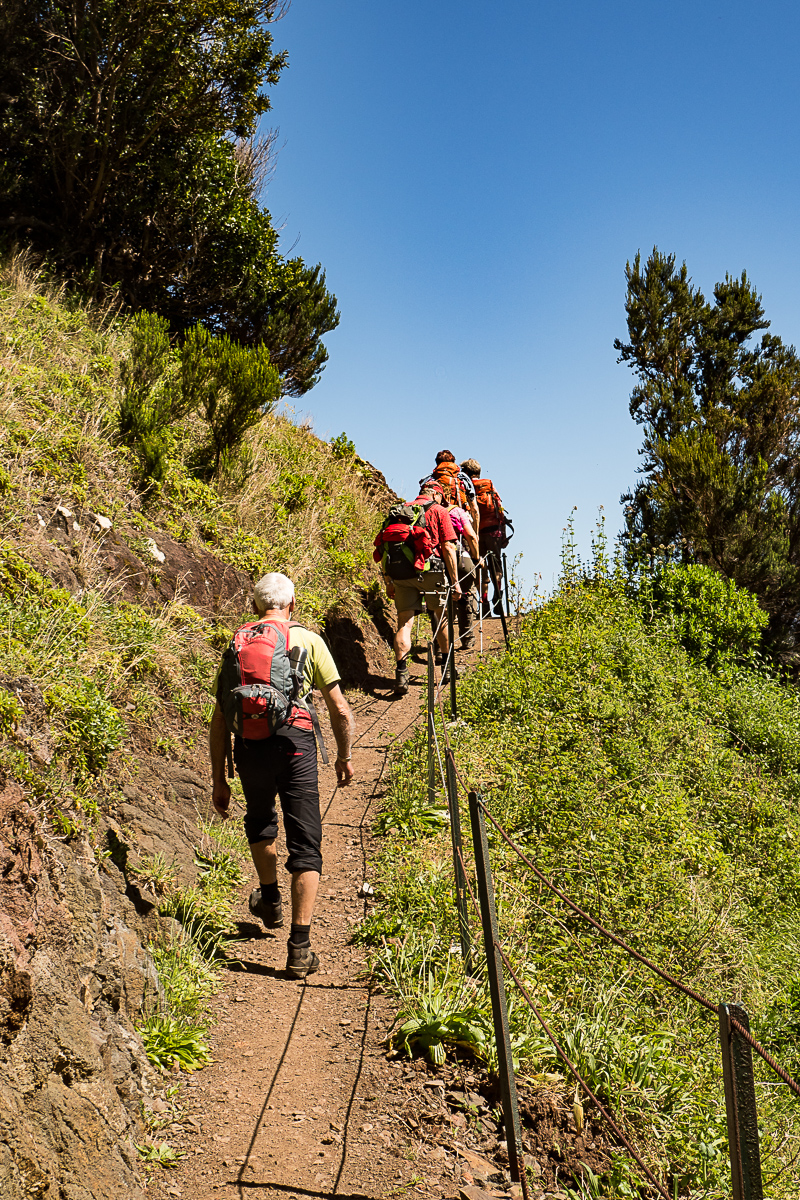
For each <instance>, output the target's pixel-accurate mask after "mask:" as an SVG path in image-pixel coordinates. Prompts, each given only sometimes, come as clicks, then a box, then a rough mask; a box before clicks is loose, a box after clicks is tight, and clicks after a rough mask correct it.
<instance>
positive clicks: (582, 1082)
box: [457, 850, 670, 1200]
mask: <svg viewBox="0 0 800 1200" xmlns="http://www.w3.org/2000/svg"><path fill="white" fill-rule="evenodd" d="M457 853H458V860H459V862H460V863H461V869H462V870H463V872H464V883H465V884H466V888H467V891H468V892H469V898H470V900H471V901H472V906H473V908H474V909H475V912H476V913H477V915H478V918H479V919H480V907H479V905H478V901H477V899H476V897H475V893H474V892H473V890H472V886H471V884H470V881H469V873H468V872H467V867H466V864H465V862H464V858H463V856H462V854H461V851H460V850H459V851H458V852H457ZM494 944H495V946H496V947H497V951H498V953H499V955H500V957H501V958H502V960H503V962H504V964H505V966H506V969H507V970H508V972H509V974H510V975H511V978H512V979H513V980H514V983H515V984H516V985H517V987H518V988H519V990H520V992H521V993H522V995H523V997H524V998H525V1000H526V1001H527V1003H528V1005H529V1006H530V1008H531V1010H532V1012H533V1014H534V1016H535V1017H536V1020H537V1021H538V1022H539V1024H540V1025H541V1027H542V1029H543V1030H544V1031H545V1033H546V1034H547V1036H548V1038H549V1039H550V1041H551V1042H552V1043H553V1046H554V1047H555V1049H556V1052H557V1053H558V1055H559V1056H560V1057H561V1058H562V1059H563V1061H564V1062H565V1063H566V1064H567V1066H568V1067H569V1069H570V1071H571V1072H572V1074H573V1075H574V1076H575V1078H576V1079H577V1081H578V1083H579V1084H580V1086H581V1087H582V1088H583V1090H584V1092H585V1093H586V1095H587V1096H589V1098H590V1099H591V1100H592V1101H593V1102H594V1103H595V1104H596V1105H597V1110H598V1112H599V1113H600V1115H601V1116H602V1117H603V1120H604V1121H605V1122H606V1123H607V1124H608V1125H609V1127H610V1128H611V1129H613V1131H614V1133H615V1134H616V1135H617V1137H618V1138H619V1140H620V1141H621V1142H622V1144H623V1146H624V1147H625V1149H626V1150H627V1151H628V1152H629V1153H630V1155H631V1156H632V1158H633V1159H634V1160H635V1161H636V1163H638V1165H639V1166H640V1167H641V1168H642V1170H643V1171H644V1173H645V1174H646V1175H647V1177H648V1178H649V1180H650V1182H651V1183H652V1184H653V1186H654V1187H655V1188H657V1189H658V1191H659V1192H660V1193H661V1195H662V1196H664V1198H665V1200H670V1196H669V1195H668V1193H667V1192H665V1191H664V1189H663V1188H662V1187H661V1185H660V1183H659V1182H658V1180H657V1179H656V1178H655V1176H654V1175H653V1174H652V1172H651V1171H650V1169H649V1168H648V1166H647V1164H646V1163H644V1162H642V1160H641V1158H640V1157H639V1155H638V1154H637V1152H636V1150H635V1149H634V1147H633V1146H632V1145H631V1143H630V1142H629V1141H628V1139H627V1137H626V1136H625V1134H624V1133H623V1132H622V1130H621V1129H620V1127H619V1125H617V1123H616V1121H615V1120H614V1118H613V1117H612V1116H611V1114H610V1113H609V1112H608V1110H607V1109H606V1108H605V1106H604V1105H603V1104H602V1102H601V1101H600V1100H598V1098H597V1096H596V1095H595V1094H594V1092H593V1091H592V1089H591V1088H590V1087H589V1085H588V1083H587V1082H586V1080H585V1079H584V1078H583V1076H582V1075H581V1073H580V1071H579V1070H578V1068H577V1067H576V1066H575V1064H574V1063H573V1062H572V1061H571V1059H570V1058H569V1056H568V1055H567V1053H566V1051H565V1050H564V1049H562V1047H561V1046H560V1045H559V1043H558V1041H557V1040H556V1038H555V1036H554V1035H553V1032H552V1030H551V1029H550V1026H549V1025H548V1024H547V1022H546V1021H545V1019H544V1017H543V1016H542V1015H541V1013H540V1012H539V1010H538V1008H537V1007H536V1005H535V1004H534V1002H533V1000H532V999H531V997H530V995H529V994H528V990H527V988H526V987H525V985H524V984H523V983H522V981H521V980H520V979H519V978H518V976H517V974H516V972H515V971H514V968H513V967H512V966H511V963H510V962H509V961H508V958H507V956H506V954H505V951H504V950H503V947H502V946H501V945H500V943H499V942H498V941H497V939H494Z"/></svg>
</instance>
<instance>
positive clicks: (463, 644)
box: [459, 631, 475, 650]
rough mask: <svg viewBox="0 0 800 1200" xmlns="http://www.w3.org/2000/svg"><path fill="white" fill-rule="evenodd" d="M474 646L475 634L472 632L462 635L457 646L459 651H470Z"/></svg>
mask: <svg viewBox="0 0 800 1200" xmlns="http://www.w3.org/2000/svg"><path fill="white" fill-rule="evenodd" d="M474 645H475V634H474V633H472V631H470V632H469V633H462V635H461V641H460V644H459V650H471V649H472V647H473V646H474Z"/></svg>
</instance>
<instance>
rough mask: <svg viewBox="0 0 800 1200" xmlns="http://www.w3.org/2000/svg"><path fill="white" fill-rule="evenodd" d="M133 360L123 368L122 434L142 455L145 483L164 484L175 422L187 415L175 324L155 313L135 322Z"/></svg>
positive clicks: (142, 315)
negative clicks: (173, 341)
mask: <svg viewBox="0 0 800 1200" xmlns="http://www.w3.org/2000/svg"><path fill="white" fill-rule="evenodd" d="M130 339H131V343H130V357H129V358H127V359H125V360H123V363H122V367H121V377H122V389H123V390H122V396H121V399H120V407H119V435H120V437H121V439H122V440H123V442H125V443H126V444H127V445H129V446H130V447H131V448H132V449H133V451H134V452H135V453H136V455H137V457H138V459H139V463H140V466H141V471H142V475H143V476H144V477H145V479H153V480H155V481H156V482H157V483H162V482H163V481H164V479H165V477H166V474H167V467H168V458H169V453H170V450H171V447H172V444H173V438H174V425H175V422H176V421H178V420H180V418H181V417H183V416H185V415H186V413H185V406H184V402H183V395H182V391H181V388H180V380H179V377H178V353H177V351H176V350H175V348H174V347H173V346H172V344H171V342H170V332H169V322H168V321H167V320H166V318H164V317H159V316H156V315H155V314H154V313H148V312H139V313H136V314H135V315H134V316H133V317H132V318H131V321H130Z"/></svg>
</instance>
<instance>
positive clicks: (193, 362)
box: [181, 325, 281, 479]
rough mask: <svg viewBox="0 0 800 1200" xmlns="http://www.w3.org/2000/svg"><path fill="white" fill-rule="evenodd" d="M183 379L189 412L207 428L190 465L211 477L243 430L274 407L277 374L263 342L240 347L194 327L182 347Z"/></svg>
mask: <svg viewBox="0 0 800 1200" xmlns="http://www.w3.org/2000/svg"><path fill="white" fill-rule="evenodd" d="M181 381H182V385H183V397H184V403H185V405H186V408H187V411H196V412H199V413H200V416H201V417H202V419H203V422H204V424H205V427H206V429H205V437H204V439H203V441H202V442H201V444H200V445H199V446H198V447H197V448H196V449H195V451H194V453H193V456H192V466H193V469H194V470H195V471H196V472H197V474H198V475H200V476H201V478H204V479H211V478H214V477H215V476H217V475H219V473H220V468H223V469H224V468H225V467H226V466H230V465H231V462H232V459H233V457H234V456H235V454H236V453H237V451H239V450H240V449H241V446H242V443H243V442H244V438H245V434H246V433H247V431H248V430H249V429H251V428H252V427H253V426H254V425H257V424H258V423H259V421H260V420H261V419H262V417H263V416H264V415H265V414H266V413H268V412H270V411H271V410H272V408H273V407H274V405H275V404H276V402H277V401H278V399H279V398H280V395H281V384H280V377H279V375H278V372H277V371H276V370H275V368H274V367H273V365H272V363H271V362H270V357H269V351H268V350H267V348H266V346H264V345H263V344H262V345H258V346H254V347H248V346H240V345H238V344H237V343H236V342H234V341H232V340H231V338H229V337H228V336H227V335H226V334H223V335H221V336H220V337H214V336H213V335H212V334H210V333H209V332H208V330H207V329H205V328H204V327H203V326H202V325H196V326H195V327H194V329H190V330H189V332H188V333H187V335H186V338H185V340H184V344H183V347H182V350H181Z"/></svg>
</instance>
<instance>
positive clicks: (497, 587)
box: [461, 458, 514, 616]
mask: <svg viewBox="0 0 800 1200" xmlns="http://www.w3.org/2000/svg"><path fill="white" fill-rule="evenodd" d="M461 470H462V471H463V472H464V474H465V475H467V476H468V477H469V479H470V482H471V483H472V486H473V489H474V491H475V501H476V504H477V507H478V512H479V514H480V525H479V527H478V541H479V545H480V553H481V557H482V558H483V559H484V561H485V562H486V565H487V567H488V570H489V574H490V575H491V577H492V582H493V584H494V597H493V601H492V607H493V609H494V612H495V615H496V616H499V613H500V609H501V607H502V595H503V571H502V567H501V552H502V551H503V550H505V548H506V546H507V545H508V543H509V542H510V540H511V538H512V536H513V534H514V526H513V524H512V522H511V519H510V517H507V516H506V513H505V510H504V508H503V504H502V501H501V500H500V497H499V495H498V494H497V491H496V490H495V486H494V484H493V483H492V481H491V479H483V478H481V464H480V463H479V462H477V461H476V460H475V459H474V458H467V459H465V460H464V462H462V464H461ZM509 530H511V532H510V533H509V532H508V531H509ZM481 596H482V600H483V599H484V598H485V596H484V592H483V589H482V590H481Z"/></svg>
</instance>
